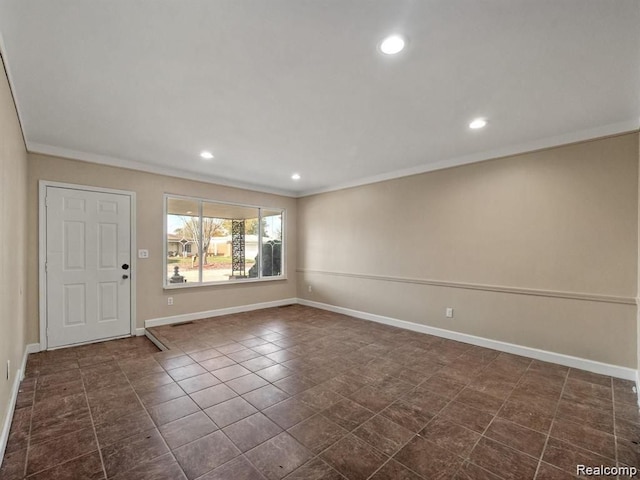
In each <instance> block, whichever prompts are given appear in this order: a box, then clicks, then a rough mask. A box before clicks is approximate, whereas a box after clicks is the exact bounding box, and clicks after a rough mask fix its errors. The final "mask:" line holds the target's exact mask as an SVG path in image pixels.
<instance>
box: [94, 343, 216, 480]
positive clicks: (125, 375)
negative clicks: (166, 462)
mask: <svg viewBox="0 0 640 480" xmlns="http://www.w3.org/2000/svg"><path fill="white" fill-rule="evenodd" d="M151 358H153V355H152V356H151ZM154 360H155V358H154ZM155 361H156V362H157V360H155ZM116 363H117V365H118V368H119V369H120V371H121V372H122V374H123V375H124V377H125V378H126V379H127V384H128V385H129V387H130V388H131V390H132V391H133V393H134V394H135V396H136V398H137V399H138V402H140V405H141V406H142V408H143V409H144V411H145V413H146V414H147V416H148V417H149V418H150V419H151V422H152V423H153V426H154V428H155V429H156V430H158V435H159V436H160V438H161V439H162V443H163V444H164V446H165V447H167V450H168V451H169V453H170V454H171V457H173V460H174V461H175V462H176V464H177V465H178V467H180V470H181V471H182V474H183V475H184V476H185V478H188V477H187V474H186V473H185V471H184V469H183V468H182V465H180V462H178V459H177V458H176V456H175V455H174V453H173V450H172V449H171V448H170V447H169V445H168V444H167V442H166V440H165V439H164V436H163V435H162V433H160V428H159V427H158V425H156V422H155V420H154V419H153V417H152V416H151V413H149V410H148V409H147V406H146V405H145V404H144V402H143V401H142V400H141V399H140V395H138V391H137V390H136V389H135V388H134V386H133V384H132V383H131V380H130V379H129V376H128V375H127V374H126V373H125V371H124V370H122V367H121V366H120V362H119V361H117V360H116ZM157 363H158V365H160V362H157ZM160 366H161V367H162V365H160ZM162 369H163V370H164V367H162ZM165 373H166V370H165ZM171 380H172V381H173V378H172V379H171ZM174 383H175V384H176V385H178V382H174ZM178 387H179V388H180V389H181V390H182V391H183V392H184V389H183V388H182V387H181V386H180V385H178ZM185 395H187V393H186V392H185ZM187 396H188V395H187ZM189 398H191V397H189ZM194 403H195V402H194ZM196 405H197V404H196ZM198 408H200V405H198ZM201 411H202V410H201ZM181 418H182V417H181ZM216 426H217V425H216ZM134 435H135V434H134ZM127 438H128V437H127ZM163 455H164V454H163ZM161 456H162V455H158V456H157V457H154V458H153V459H152V460H155V459H156V458H159V457H161ZM100 458H102V450H101V452H100ZM138 465H140V464H139V463H138V464H136V465H134V466H133V467H131V468H130V469H129V470H127V471H126V472H129V471H131V470H132V469H134V468H136V467H137V466H138ZM105 472H106V471H105ZM126 472H121V473H126ZM118 475H119V474H118ZM105 478H109V477H105Z"/></svg>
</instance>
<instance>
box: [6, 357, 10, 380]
mask: <svg viewBox="0 0 640 480" xmlns="http://www.w3.org/2000/svg"><path fill="white" fill-rule="evenodd" d="M10 378H11V360H7V380H9V379H10Z"/></svg>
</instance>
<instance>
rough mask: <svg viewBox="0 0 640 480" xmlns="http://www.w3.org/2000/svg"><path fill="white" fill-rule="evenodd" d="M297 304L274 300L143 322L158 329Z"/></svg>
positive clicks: (289, 299) (289, 301) (295, 300)
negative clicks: (174, 324) (163, 326)
mask: <svg viewBox="0 0 640 480" xmlns="http://www.w3.org/2000/svg"><path fill="white" fill-rule="evenodd" d="M296 303H298V299H297V298H285V299H283V300H275V301H273V302H262V303H252V304H250V305H239V306H237V307H227V308H219V309H216V310H207V311H204V312H194V313H185V314H182V315H174V316H171V317H161V318H152V319H150V320H146V321H145V322H144V326H145V328H150V327H160V326H162V325H171V324H173V323H182V322H190V321H192V320H202V319H204V318H210V317H220V316H222V315H231V314H233V313H242V312H250V311H252V310H261V309H263V308H272V307H282V306H283V305H294V304H296Z"/></svg>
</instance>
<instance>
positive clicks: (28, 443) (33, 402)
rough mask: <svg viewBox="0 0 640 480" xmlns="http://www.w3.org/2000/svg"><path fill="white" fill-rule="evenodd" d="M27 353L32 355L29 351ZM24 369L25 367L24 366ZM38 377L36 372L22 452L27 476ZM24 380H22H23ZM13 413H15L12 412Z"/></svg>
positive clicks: (24, 472) (24, 470) (24, 471)
mask: <svg viewBox="0 0 640 480" xmlns="http://www.w3.org/2000/svg"><path fill="white" fill-rule="evenodd" d="M29 355H32V354H31V353H30V354H29ZM27 363H28V359H27ZM25 369H26V367H25ZM39 379H40V374H39V373H38V375H37V376H36V378H35V385H34V387H33V398H32V399H31V415H30V416H29V434H28V436H27V446H26V447H25V448H26V451H25V453H24V469H23V474H24V476H25V477H26V476H27V465H29V450H31V429H32V428H33V415H34V413H35V408H36V391H37V389H38V380H39ZM23 381H24V380H23ZM18 390H20V388H19V387H18ZM14 415H15V413H14Z"/></svg>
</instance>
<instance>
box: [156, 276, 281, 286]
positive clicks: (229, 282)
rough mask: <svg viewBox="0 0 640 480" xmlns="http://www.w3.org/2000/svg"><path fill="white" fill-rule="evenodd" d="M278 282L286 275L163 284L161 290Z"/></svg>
mask: <svg viewBox="0 0 640 480" xmlns="http://www.w3.org/2000/svg"><path fill="white" fill-rule="evenodd" d="M279 280H287V276H286V275H280V276H277V277H268V278H245V279H235V280H234V279H230V280H227V281H224V282H203V283H194V282H191V283H189V282H185V283H173V284H168V285H167V284H165V285H164V286H163V287H162V288H163V289H164V290H179V289H182V288H198V287H219V286H225V285H243V284H245V283H262V282H277V281H279Z"/></svg>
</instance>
